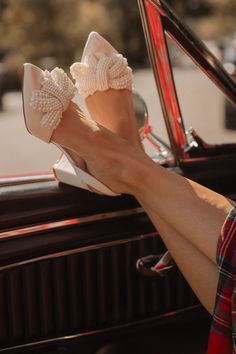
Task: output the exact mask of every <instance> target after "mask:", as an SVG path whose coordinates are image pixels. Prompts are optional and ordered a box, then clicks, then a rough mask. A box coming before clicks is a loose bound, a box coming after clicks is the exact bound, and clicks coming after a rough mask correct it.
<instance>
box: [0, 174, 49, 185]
mask: <svg viewBox="0 0 236 354" xmlns="http://www.w3.org/2000/svg"><path fill="white" fill-rule="evenodd" d="M51 181H55V177H54V175H53V174H52V173H48V174H47V173H42V174H40V173H39V174H34V175H25V176H12V177H11V176H9V177H1V176H0V187H5V186H17V185H19V184H27V183H37V182H51Z"/></svg>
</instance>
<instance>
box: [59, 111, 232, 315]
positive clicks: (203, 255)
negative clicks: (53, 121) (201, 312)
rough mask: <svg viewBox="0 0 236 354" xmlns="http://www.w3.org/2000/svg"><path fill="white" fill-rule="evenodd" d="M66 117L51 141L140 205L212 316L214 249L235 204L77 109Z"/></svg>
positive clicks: (114, 188)
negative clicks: (158, 161) (161, 163)
mask: <svg viewBox="0 0 236 354" xmlns="http://www.w3.org/2000/svg"><path fill="white" fill-rule="evenodd" d="M65 116H66V118H67V119H63V120H62V122H61V124H60V125H59V127H58V128H57V130H56V131H55V134H54V136H53V140H54V141H56V142H58V143H60V144H62V145H63V146H66V147H68V148H69V149H70V150H73V151H74V152H75V153H78V154H79V155H80V156H82V157H83V158H84V159H85V161H86V162H87V166H88V168H89V170H90V172H91V173H92V174H94V175H95V176H96V177H97V178H98V179H100V180H101V181H103V182H104V183H106V184H107V185H109V186H110V187H111V188H112V189H113V190H115V191H117V192H126V193H127V192H128V193H130V194H133V195H134V196H136V197H137V198H138V199H139V200H140V201H141V203H142V205H143V206H144V208H145V209H146V211H147V212H148V213H149V214H150V216H151V218H152V221H153V223H154V225H155V226H156V227H157V229H158V228H159V230H160V232H161V235H162V237H163V240H164V242H166V244H167V246H168V247H169V248H170V250H171V252H172V255H173V257H174V258H175V260H176V262H177V264H178V265H179V267H180V269H181V271H182V272H183V274H184V275H185V276H186V278H187V280H188V281H189V283H190V285H191V286H192V288H193V289H194V290H195V291H196V294H197V295H198V296H199V298H200V300H201V301H202V302H203V304H204V305H205V306H206V307H207V308H208V310H209V311H212V308H213V303H214V297H215V289H216V285H217V276H218V275H217V268H216V266H215V264H214V262H215V250H216V244H217V241H218V237H219V232H220V228H221V225H222V223H223V221H224V218H225V216H226V214H227V212H228V211H229V210H230V208H231V206H232V204H231V202H229V201H227V200H226V199H225V198H224V197H222V196H220V195H218V194H216V193H214V192H212V191H210V190H208V189H206V188H204V187H201V186H199V185H198V184H196V183H194V182H192V181H188V180H187V179H185V178H183V177H180V176H177V175H175V174H173V173H171V172H169V171H167V170H166V169H163V168H162V167H161V166H159V165H157V164H155V163H153V162H152V161H151V160H150V159H149V158H148V157H147V156H146V155H144V153H143V152H142V151H140V149H135V148H133V147H132V146H131V145H130V144H129V143H128V142H127V141H126V140H122V139H121V138H119V137H118V136H117V135H114V134H112V133H111V132H109V131H108V130H107V129H105V128H103V127H101V126H99V125H98V124H96V123H95V122H94V123H93V122H87V121H85V120H84V119H83V118H81V119H80V116H81V115H80V114H79V112H78V111H77V109H76V108H75V106H74V107H70V109H69V110H68V111H67V112H65ZM68 136H69V137H70V139H68ZM96 151H99V162H98V161H97V160H98V158H97V156H96ZM207 216H208V217H207ZM160 217H161V219H160ZM209 236H210V237H211V240H210V241H208V237H209ZM206 240H207V241H206ZM177 241H178V242H177ZM202 243H203V245H202ZM183 254H184V255H185V257H183ZM211 258H212V261H211V260H210V259H211ZM193 259H194V262H193ZM202 269H203V270H204V271H202V272H201V275H200V276H199V274H200V271H199V270H202ZM206 284H207V286H206Z"/></svg>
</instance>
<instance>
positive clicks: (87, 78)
mask: <svg viewBox="0 0 236 354" xmlns="http://www.w3.org/2000/svg"><path fill="white" fill-rule="evenodd" d="M70 72H71V75H72V77H73V78H74V79H75V81H76V85H75V86H76V87H77V89H78V93H79V94H80V95H81V96H82V97H83V98H84V99H86V98H87V97H88V96H89V95H92V94H94V93H95V92H96V91H106V90H108V89H115V90H123V89H128V90H130V91H131V90H132V81H133V75H132V69H131V68H130V67H129V66H128V63H127V59H126V58H124V57H123V56H122V55H121V54H119V53H118V52H117V51H116V49H115V48H114V47H113V46H112V45H111V44H110V43H109V42H108V41H107V40H106V39H104V38H103V37H102V36H101V35H100V34H98V33H97V32H91V33H90V35H89V37H88V40H87V43H86V45H85V48H84V52H83V55H82V59H81V62H80V63H74V64H72V65H71V67H70Z"/></svg>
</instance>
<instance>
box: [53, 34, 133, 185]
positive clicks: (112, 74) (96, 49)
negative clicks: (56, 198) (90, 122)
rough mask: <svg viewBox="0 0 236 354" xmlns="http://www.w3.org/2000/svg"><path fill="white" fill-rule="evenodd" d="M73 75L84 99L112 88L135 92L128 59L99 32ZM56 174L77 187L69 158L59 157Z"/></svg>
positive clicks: (72, 68)
mask: <svg viewBox="0 0 236 354" xmlns="http://www.w3.org/2000/svg"><path fill="white" fill-rule="evenodd" d="M70 72H71V75H72V77H73V78H74V79H75V81H76V85H75V86H76V88H77V90H78V93H79V94H80V95H81V96H82V97H83V98H84V99H86V98H87V97H88V96H89V95H92V94H94V93H95V92H96V91H106V90H108V89H109V88H112V89H116V90H122V89H127V90H130V91H131V90H132V82H133V75H132V69H131V68H130V67H129V66H128V63H127V60H126V59H125V58H124V57H123V56H122V55H121V54H119V53H118V52H117V51H116V49H115V48H114V47H113V46H112V45H111V44H110V43H109V42H108V41H107V40H106V39H104V38H103V37H102V36H101V35H100V34H98V33H97V32H91V33H90V34H89V36H88V40H87V42H86V44H85V47H84V51H83V54H82V58H81V62H78V63H74V64H72V65H71V67H70ZM53 172H54V175H55V177H56V178H57V179H58V180H59V181H61V182H63V183H68V184H71V185H72V186H76V183H77V179H76V175H75V172H74V170H73V169H72V166H71V165H70V161H69V160H68V158H67V156H65V155H62V156H61V157H60V159H59V160H58V161H57V162H56V163H55V164H54V166H53Z"/></svg>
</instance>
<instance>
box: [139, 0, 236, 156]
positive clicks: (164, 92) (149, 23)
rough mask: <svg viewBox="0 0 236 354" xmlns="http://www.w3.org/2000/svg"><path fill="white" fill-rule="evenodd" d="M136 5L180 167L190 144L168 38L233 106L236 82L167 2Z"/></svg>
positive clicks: (155, 0) (147, 0) (143, 0)
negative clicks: (167, 41) (171, 61)
mask: <svg viewBox="0 0 236 354" xmlns="http://www.w3.org/2000/svg"><path fill="white" fill-rule="evenodd" d="M137 1H138V5H139V11H140V16H141V20H142V24H143V29H144V35H145V39H146V43H147V49H148V53H149V57H150V62H151V65H152V69H153V73H154V77H155V80H156V85H157V88H158V92H159V96H160V102H161V106H162V111H163V116H164V119H165V123H166V127H167V132H168V135H169V139H170V144H171V149H172V151H173V153H174V157H175V159H176V162H177V163H180V162H182V161H185V159H186V158H188V157H189V155H188V152H187V148H188V141H187V138H186V133H185V129H184V123H183V119H182V116H181V110H180V106H179V102H178V96H177V93H176V89H175V82H174V78H173V73H172V67H171V63H170V58H169V52H168V46H167V43H166V38H165V35H168V36H169V37H170V38H171V39H173V41H174V42H175V43H176V44H177V45H178V46H179V47H180V48H181V49H182V50H183V51H184V52H185V53H186V54H187V55H188V56H189V57H190V59H191V60H192V61H193V62H194V63H195V64H196V66H197V67H199V69H201V70H202V72H203V73H204V74H205V75H206V76H208V78H209V79H210V80H211V81H212V82H213V83H214V84H215V85H216V86H217V87H218V88H219V89H220V91H221V92H222V93H223V94H225V96H226V97H227V98H228V99H229V100H231V101H232V103H234V104H236V82H235V81H234V80H233V79H232V78H231V77H230V76H229V74H228V73H227V72H226V70H225V69H224V67H223V66H222V64H221V62H220V61H219V60H218V59H217V58H216V57H215V56H214V55H213V54H212V53H211V52H210V51H209V49H208V48H207V46H206V45H205V44H204V43H203V42H202V41H201V39H199V38H198V37H197V35H196V34H195V33H193V32H192V30H191V29H190V28H189V27H188V26H187V25H186V24H184V23H183V21H182V20H181V19H180V18H178V17H177V16H176V15H175V13H174V12H173V10H172V9H171V8H170V7H169V6H168V5H167V3H166V2H165V1H164V0H137ZM170 102H171V105H170ZM170 106H173V107H172V108H174V109H170Z"/></svg>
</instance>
